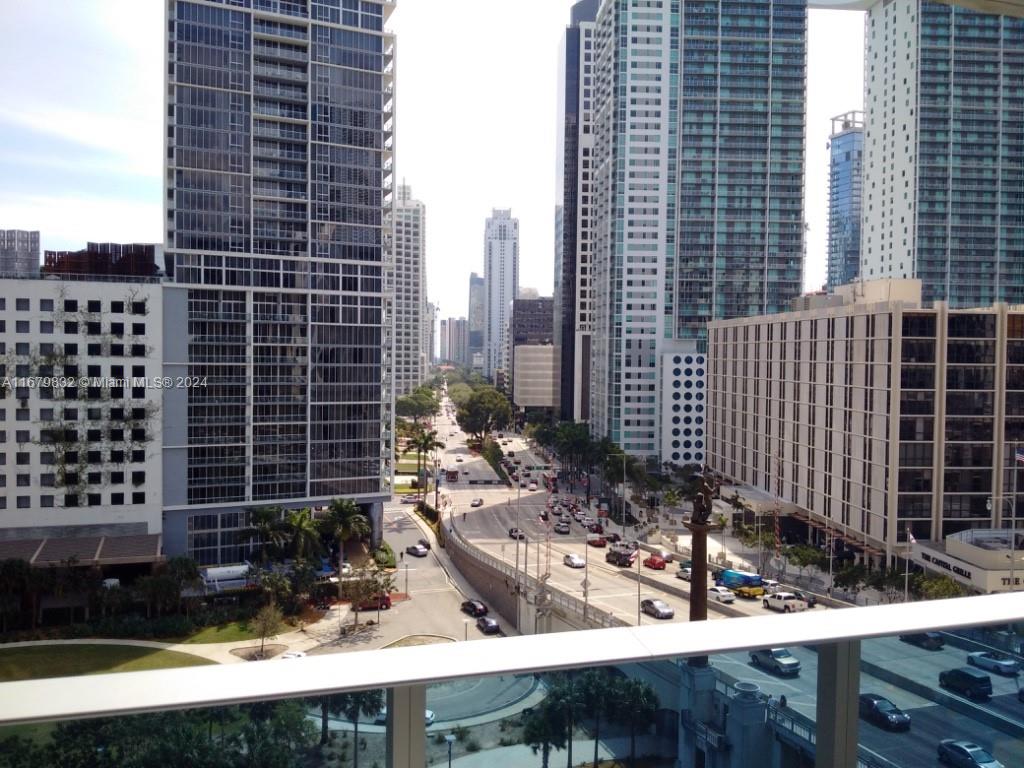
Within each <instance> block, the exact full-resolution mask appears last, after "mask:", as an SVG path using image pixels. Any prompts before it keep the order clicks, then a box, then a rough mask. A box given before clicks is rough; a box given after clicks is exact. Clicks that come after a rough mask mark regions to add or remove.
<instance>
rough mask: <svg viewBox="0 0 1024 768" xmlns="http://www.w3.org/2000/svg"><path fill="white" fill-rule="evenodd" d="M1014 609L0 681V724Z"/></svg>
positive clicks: (791, 639) (992, 616)
mask: <svg viewBox="0 0 1024 768" xmlns="http://www.w3.org/2000/svg"><path fill="white" fill-rule="evenodd" d="M1021 620H1024V600H1022V598H1021V596H1020V595H1019V594H1012V593H1011V594H1002V595H987V596H983V597H969V598H959V599H954V600H936V601H931V602H918V603H910V604H906V605H879V606H871V607H867V608H852V609H849V610H845V611H828V612H826V613H812V612H810V611H807V612H804V613H800V614H794V615H787V616H783V615H781V614H777V615H773V616H752V617H744V618H735V619H729V620H728V621H705V622H700V623H695V624H662V625H658V626H642V627H617V628H612V629H594V630H581V631H578V632H558V633H552V634H543V635H529V636H523V637H510V638H504V639H500V640H487V641H473V642H462V643H451V644H447V645H430V646H416V647H409V648H393V649H387V650H373V651H357V652H353V653H345V654H333V655H326V656H313V657H309V658H305V659H295V660H291V661H288V662H287V663H277V662H274V661H268V662H262V663H259V664H257V665H256V666H253V665H252V664H229V665H224V666H216V667H190V668H185V669H169V670H159V671H153V672H130V673H121V674H113V675H93V676H88V677H71V678H52V679H47V680H32V681H19V682H13V683H3V684H0V726H2V725H12V724H17V723H30V722H45V721H53V720H66V719H75V718H84V717H98V716H107V715H123V714H133V713H141V712H152V711H159V710H165V709H185V708H192V707H209V706H224V705H231V704H240V703H245V702H253V701H264V700H268V699H285V698H297V697H306V696H320V695H324V694H326V693H335V692H343V691H358V690H366V689H372V688H389V687H394V686H409V685H424V684H429V683H438V682H446V681H450V680H458V679H465V678H475V677H489V676H495V675H516V674H530V673H538V672H546V671H551V670H559V669H570V668H585V667H590V666H602V665H614V664H623V663H635V662H654V661H664V660H668V659H676V658H679V657H683V656H703V655H714V654H717V653H724V652H729V651H742V650H750V649H753V648H763V647H766V646H767V647H777V646H787V645H797V644H801V645H812V644H821V643H825V644H827V643H836V642H843V641H849V640H862V639H866V638H873V637H883V636H891V635H898V634H905V633H914V632H924V631H931V630H943V629H954V628H958V627H973V626H981V625H985V624H1005V623H1011V622H1015V621H1021Z"/></svg>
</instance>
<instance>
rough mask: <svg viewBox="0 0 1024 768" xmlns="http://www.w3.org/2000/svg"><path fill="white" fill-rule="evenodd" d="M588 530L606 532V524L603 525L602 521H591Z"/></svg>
mask: <svg viewBox="0 0 1024 768" xmlns="http://www.w3.org/2000/svg"><path fill="white" fill-rule="evenodd" d="M587 530H588V531H590V532H591V533H604V526H603V525H601V524H600V523H591V524H590V525H588V526H587ZM605 539H607V540H608V541H611V539H610V538H608V537H607V536H605Z"/></svg>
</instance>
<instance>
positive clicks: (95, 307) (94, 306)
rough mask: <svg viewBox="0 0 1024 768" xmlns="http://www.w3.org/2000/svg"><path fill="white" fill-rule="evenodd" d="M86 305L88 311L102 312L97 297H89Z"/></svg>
mask: <svg viewBox="0 0 1024 768" xmlns="http://www.w3.org/2000/svg"><path fill="white" fill-rule="evenodd" d="M87 306H88V308H89V311H90V312H102V311H103V308H102V307H101V306H100V302H99V299H90V300H89V303H88V305H87Z"/></svg>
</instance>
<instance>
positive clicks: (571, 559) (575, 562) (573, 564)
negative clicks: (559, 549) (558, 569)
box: [562, 552, 586, 568]
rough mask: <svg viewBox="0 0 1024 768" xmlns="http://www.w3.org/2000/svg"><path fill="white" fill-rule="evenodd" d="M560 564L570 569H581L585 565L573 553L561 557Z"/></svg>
mask: <svg viewBox="0 0 1024 768" xmlns="http://www.w3.org/2000/svg"><path fill="white" fill-rule="evenodd" d="M562 562H563V563H565V564H566V565H567V566H569V567H570V568H582V567H583V566H585V565H586V561H585V560H584V559H583V558H582V557H580V556H579V555H577V554H576V553H575V552H570V553H569V554H568V555H566V556H565V557H563V558H562Z"/></svg>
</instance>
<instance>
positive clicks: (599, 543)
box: [587, 533, 608, 547]
mask: <svg viewBox="0 0 1024 768" xmlns="http://www.w3.org/2000/svg"><path fill="white" fill-rule="evenodd" d="M587 544H589V545H590V546H592V547H606V546H608V540H607V539H605V537H604V536H602V535H601V534H599V533H591V534H590V535H588V536H587Z"/></svg>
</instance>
